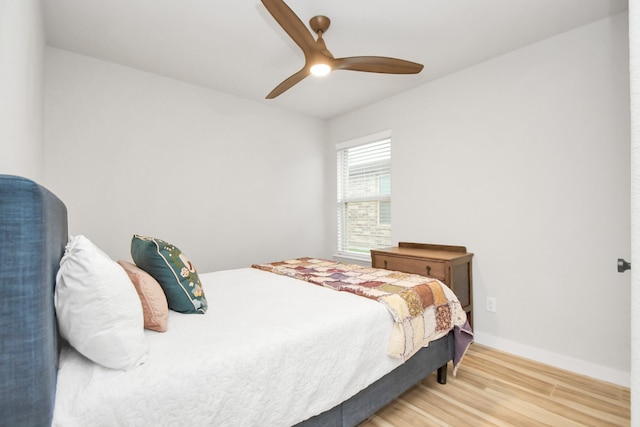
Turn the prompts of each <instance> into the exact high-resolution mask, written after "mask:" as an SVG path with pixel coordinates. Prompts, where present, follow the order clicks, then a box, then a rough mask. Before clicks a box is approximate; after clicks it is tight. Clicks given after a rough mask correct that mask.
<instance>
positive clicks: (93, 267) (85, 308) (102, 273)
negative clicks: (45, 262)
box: [55, 236, 148, 370]
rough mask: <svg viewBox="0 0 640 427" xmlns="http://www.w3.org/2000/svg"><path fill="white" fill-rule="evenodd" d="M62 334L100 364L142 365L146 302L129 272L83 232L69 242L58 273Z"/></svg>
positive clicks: (125, 367)
mask: <svg viewBox="0 0 640 427" xmlns="http://www.w3.org/2000/svg"><path fill="white" fill-rule="evenodd" d="M56 280H57V283H56V291H55V306H56V315H57V316H58V327H59V329H60V335H62V337H63V338H65V339H66V340H67V341H69V344H71V345H72V346H73V347H74V348H75V349H76V350H78V351H79V352H80V353H82V354H83V355H84V356H86V357H87V358H89V359H91V360H93V361H94V362H96V363H99V364H100V365H103V366H106V367H107V368H112V369H122V370H128V369H131V368H134V367H136V366H138V365H141V364H142V363H144V361H145V360H146V357H147V352H148V344H147V341H146V337H145V335H144V318H143V315H142V305H141V303H140V298H138V294H137V293H136V290H135V288H134V287H133V284H132V283H131V280H129V276H127V273H126V272H125V271H124V270H123V268H122V267H120V266H119V265H118V264H117V263H116V262H115V261H113V260H112V259H111V258H109V256H108V255H107V254H105V253H104V252H102V251H101V250H100V249H98V247H96V246H95V245H94V244H93V243H92V242H91V241H90V240H89V239H87V238H86V237H84V236H76V237H72V238H71V239H70V240H69V243H67V246H66V249H65V253H64V256H63V257H62V260H61V261H60V270H59V271H58V275H57V278H56Z"/></svg>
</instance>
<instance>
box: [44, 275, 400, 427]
mask: <svg viewBox="0 0 640 427" xmlns="http://www.w3.org/2000/svg"><path fill="white" fill-rule="evenodd" d="M200 278H201V281H202V283H203V286H204V291H205V294H206V296H207V300H208V303H209V309H208V311H207V313H206V314H205V315H198V314H180V313H176V312H170V316H169V330H168V331H167V332H165V333H157V332H153V331H146V335H147V338H148V340H149V346H150V350H149V355H148V359H147V361H146V363H145V364H144V365H142V366H140V367H138V368H135V369H133V370H131V371H127V372H123V371H114V370H110V369H107V368H103V367H101V366H99V365H97V364H95V363H93V362H91V361H89V360H87V359H85V358H84V357H83V356H81V355H80V354H79V353H77V352H76V351H75V350H74V349H72V348H68V347H67V348H64V349H63V351H62V353H61V356H60V368H59V373H58V386H57V394H56V406H55V411H54V421H53V425H54V426H61V427H74V426H83V427H84V426H109V427H113V426H233V427H239V426H278V427H283V426H290V425H293V424H296V423H298V422H300V421H303V420H305V419H307V418H309V417H311V416H313V415H317V414H319V413H321V412H324V411H326V410H328V409H330V408H332V407H334V406H335V405H337V404H338V403H340V402H342V401H344V400H346V399H348V398H349V397H351V396H353V395H354V394H356V393H357V392H358V391H359V390H361V389H363V388H365V387H367V386H368V385H369V384H371V383H372V382H374V381H375V380H376V379H378V378H380V377H382V376H383V375H384V374H386V373H387V372H389V371H391V370H392V369H393V368H395V367H396V366H398V365H399V364H400V363H401V361H400V360H399V359H394V358H391V357H389V356H387V347H388V344H389V339H390V336H391V330H392V326H393V319H392V317H391V314H390V313H389V312H388V310H387V309H386V308H385V307H384V306H383V305H382V304H379V303H377V302H376V301H373V300H369V299H366V298H361V297H358V296H355V295H352V294H349V293H345V292H336V291H334V290H331V289H327V288H323V287H320V286H315V285H312V284H309V283H305V282H301V281H298V280H296V279H291V278H288V277H284V276H280V275H277V274H272V273H268V272H264V271H260V270H256V269H253V268H245V269H239V270H228V271H220V272H215V273H207V274H201V275H200Z"/></svg>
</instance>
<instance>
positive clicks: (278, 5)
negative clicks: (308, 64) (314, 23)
mask: <svg viewBox="0 0 640 427" xmlns="http://www.w3.org/2000/svg"><path fill="white" fill-rule="evenodd" d="M261 1H262V4H264V7H266V8H267V10H268V11H269V13H270V14H271V16H273V18H274V19H275V20H276V21H277V22H278V24H280V26H281V27H282V29H283V30H284V31H285V32H286V33H287V34H289V37H291V39H292V40H293V41H294V42H295V43H296V44H297V45H298V46H300V49H302V51H303V52H305V55H306V54H307V52H309V51H311V50H313V49H314V48H315V45H316V41H315V39H314V38H313V36H312V35H311V32H309V30H308V29H307V27H306V26H305V25H304V24H303V23H302V21H301V20H300V18H298V15H296V14H295V13H294V12H293V11H292V10H291V9H290V8H289V6H287V5H286V3H285V2H283V1H282V0H261Z"/></svg>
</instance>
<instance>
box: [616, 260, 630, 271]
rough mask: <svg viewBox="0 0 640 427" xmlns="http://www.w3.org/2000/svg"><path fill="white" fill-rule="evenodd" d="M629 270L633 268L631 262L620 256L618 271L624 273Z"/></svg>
mask: <svg viewBox="0 0 640 427" xmlns="http://www.w3.org/2000/svg"><path fill="white" fill-rule="evenodd" d="M627 270H631V263H630V262H627V261H625V260H623V259H622V258H618V273H624V272H625V271H627Z"/></svg>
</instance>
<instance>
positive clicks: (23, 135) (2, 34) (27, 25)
mask: <svg viewBox="0 0 640 427" xmlns="http://www.w3.org/2000/svg"><path fill="white" fill-rule="evenodd" d="M40 7H41V6H40V1H38V0H0V173H2V174H11V175H20V176H25V177H27V178H31V179H33V180H35V181H38V182H41V181H42V179H43V173H44V169H43V167H44V166H43V131H42V128H43V117H42V114H43V80H44V44H45V43H44V30H43V24H42V13H41V10H40Z"/></svg>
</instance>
